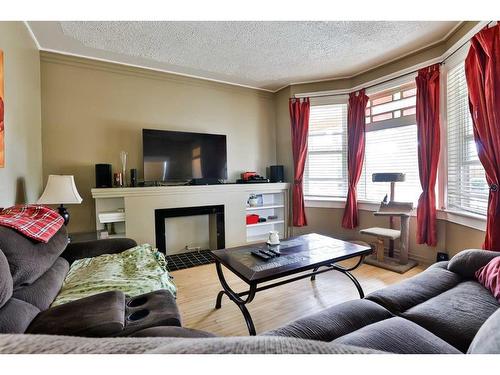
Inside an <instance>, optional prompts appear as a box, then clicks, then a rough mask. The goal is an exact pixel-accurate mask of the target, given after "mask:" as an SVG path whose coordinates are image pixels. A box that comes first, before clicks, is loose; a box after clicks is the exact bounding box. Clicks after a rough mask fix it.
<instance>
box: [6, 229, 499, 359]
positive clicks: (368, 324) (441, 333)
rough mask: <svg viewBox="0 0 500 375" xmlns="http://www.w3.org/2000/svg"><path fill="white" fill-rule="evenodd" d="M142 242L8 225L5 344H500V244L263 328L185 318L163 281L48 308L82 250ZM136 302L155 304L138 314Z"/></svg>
mask: <svg viewBox="0 0 500 375" xmlns="http://www.w3.org/2000/svg"><path fill="white" fill-rule="evenodd" d="M134 245H135V242H134V241H132V240H107V241H95V242H89V243H79V244H70V245H67V234H66V232H65V229H64V228H63V229H61V231H60V233H58V234H57V235H56V236H55V237H54V238H53V239H52V240H51V241H50V242H49V244H35V243H33V242H32V241H30V240H27V239H25V238H24V237H22V236H19V235H18V234H17V233H16V232H14V231H12V230H10V229H7V228H2V227H0V353H442V354H445V353H446V354H460V353H500V309H499V308H500V304H499V302H498V301H497V300H496V299H495V298H494V297H493V296H492V295H491V293H490V292H489V291H488V290H486V289H485V288H484V287H483V286H481V285H480V284H479V283H477V282H476V281H475V280H474V273H475V271H476V270H477V269H479V268H480V267H481V266H483V265H485V264H487V263H488V262H489V261H490V260H491V259H492V258H493V257H496V256H500V253H496V252H490V251H483V250H465V251H462V252H461V253H459V254H457V255H456V256H455V257H453V259H451V261H449V262H441V263H436V264H434V265H432V266H431V267H429V268H428V269H427V270H426V271H424V272H422V273H421V274H419V275H417V276H415V277H412V278H410V279H407V280H405V281H403V282H401V283H399V284H395V285H392V286H389V287H386V288H383V289H380V290H378V291H376V292H374V293H371V294H370V295H368V296H367V297H366V298H364V299H361V300H353V301H348V302H345V303H343V304H339V305H335V306H332V307H330V308H327V309H325V310H323V311H321V312H319V313H316V314H313V315H310V316H307V317H305V318H302V319H299V320H297V321H295V322H292V323H290V324H288V325H286V326H284V327H281V328H278V329H275V330H273V331H269V332H265V333H263V334H261V335H260V336H257V337H226V338H220V337H214V335H212V334H210V333H208V332H201V331H196V330H190V329H187V328H183V327H181V323H180V317H179V313H178V310H177V307H176V305H175V301H174V300H173V299H172V298H171V296H170V295H169V294H168V293H162V292H161V291H160V292H155V293H151V294H148V295H145V296H139V297H136V298H135V299H126V298H125V296H124V295H123V293H120V292H108V293H102V294H100V295H96V296H92V297H89V298H88V299H82V300H79V301H74V302H70V303H68V304H65V305H61V306H58V307H55V308H49V305H50V303H51V301H53V299H54V298H55V296H56V294H57V292H58V290H59V288H60V286H61V283H62V280H63V279H64V276H65V274H66V273H67V271H68V266H69V264H70V263H71V262H73V261H74V260H75V259H80V258H83V257H92V256H97V255H99V254H102V253H104V252H106V253H110V252H120V251H123V250H125V249H126V248H130V247H132V246H134ZM40 254H45V257H41V255H40ZM41 258H43V259H41ZM136 305H138V306H139V308H140V309H142V310H144V309H147V310H149V311H150V312H151V313H150V314H148V317H146V318H144V319H139V320H138V321H130V320H129V319H128V318H127V317H129V316H131V315H132V314H133V313H134V312H135V311H137V308H138V307H137V306H136ZM83 336H85V337H83ZM119 336H127V337H119Z"/></svg>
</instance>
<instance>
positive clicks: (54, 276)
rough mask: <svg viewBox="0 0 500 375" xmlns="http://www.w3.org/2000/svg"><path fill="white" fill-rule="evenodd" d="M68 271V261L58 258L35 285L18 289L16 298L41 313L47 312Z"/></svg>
mask: <svg viewBox="0 0 500 375" xmlns="http://www.w3.org/2000/svg"><path fill="white" fill-rule="evenodd" d="M68 269H69V264H68V261H67V260H66V259H63V258H57V260H56V262H55V263H54V264H53V265H52V267H50V269H49V270H48V271H47V272H45V273H44V274H43V275H42V276H41V277H40V278H39V279H38V280H36V281H35V282H34V283H33V284H31V285H27V286H22V287H19V288H18V289H16V290H15V291H14V295H13V296H14V298H17V299H20V300H23V301H26V302H28V303H31V304H32V305H35V306H36V307H38V308H39V309H40V310H41V311H44V310H47V309H48V308H49V306H50V304H51V303H52V302H53V301H54V299H55V298H56V296H57V293H59V290H60V289H61V286H62V283H63V281H64V278H65V277H66V274H67V273H68Z"/></svg>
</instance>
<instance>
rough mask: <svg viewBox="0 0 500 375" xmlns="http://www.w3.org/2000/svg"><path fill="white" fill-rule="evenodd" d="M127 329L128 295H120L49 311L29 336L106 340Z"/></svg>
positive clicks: (103, 295) (96, 297)
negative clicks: (82, 337)
mask: <svg viewBox="0 0 500 375" xmlns="http://www.w3.org/2000/svg"><path fill="white" fill-rule="evenodd" d="M124 327H125V295H124V294H123V293H122V292H119V291H110V292H105V293H100V294H94V295H92V296H90V297H86V298H82V299H79V300H76V301H72V302H68V303H65V304H63V305H59V306H55V307H52V308H49V309H48V310H45V311H43V312H41V313H40V314H38V316H37V317H36V318H35V319H33V321H32V322H31V324H30V326H29V327H28V330H27V331H26V333H31V334H46V335H65V336H86V337H106V336H111V335H115V334H118V333H119V332H121V331H122V330H123V328H124Z"/></svg>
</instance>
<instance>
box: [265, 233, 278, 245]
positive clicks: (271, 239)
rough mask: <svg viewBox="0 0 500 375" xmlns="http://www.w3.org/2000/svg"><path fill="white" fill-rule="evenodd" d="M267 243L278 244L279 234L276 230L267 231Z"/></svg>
mask: <svg viewBox="0 0 500 375" xmlns="http://www.w3.org/2000/svg"><path fill="white" fill-rule="evenodd" d="M267 243H268V244H269V245H279V244H280V234H279V232H278V231H277V230H272V231H269V239H268V240H267Z"/></svg>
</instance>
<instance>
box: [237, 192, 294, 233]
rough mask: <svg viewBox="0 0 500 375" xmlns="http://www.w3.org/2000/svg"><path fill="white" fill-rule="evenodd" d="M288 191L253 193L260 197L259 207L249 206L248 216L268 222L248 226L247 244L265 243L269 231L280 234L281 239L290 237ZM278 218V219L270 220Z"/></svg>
mask: <svg viewBox="0 0 500 375" xmlns="http://www.w3.org/2000/svg"><path fill="white" fill-rule="evenodd" d="M286 192H287V191H280V192H259V191H258V190H257V188H256V191H255V192H254V193H253V194H255V195H257V197H258V205H257V206H248V205H247V208H246V213H247V215H259V217H261V218H265V219H266V221H264V222H260V223H256V224H247V226H246V227H247V243H256V242H263V241H266V240H267V239H268V236H269V231H272V230H276V231H278V232H279V235H280V238H286V237H288V230H287V229H288V226H287V225H286V223H287V220H288V218H287V215H288V210H287V209H286V208H287V204H288V196H287V194H286ZM269 217H276V218H271V219H270V218H269Z"/></svg>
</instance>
